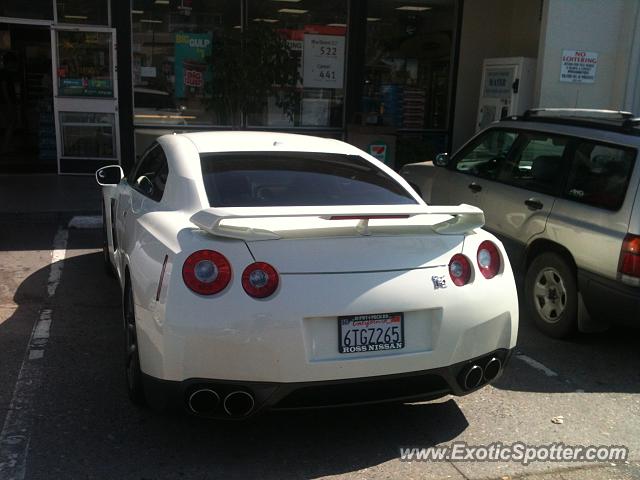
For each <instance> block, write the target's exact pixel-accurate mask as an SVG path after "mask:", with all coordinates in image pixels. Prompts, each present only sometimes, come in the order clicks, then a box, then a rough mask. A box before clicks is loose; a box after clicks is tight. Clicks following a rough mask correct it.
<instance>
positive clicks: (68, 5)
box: [56, 0, 109, 25]
mask: <svg viewBox="0 0 640 480" xmlns="http://www.w3.org/2000/svg"><path fill="white" fill-rule="evenodd" d="M108 2H109V0H93V1H91V2H87V1H86V0H57V1H56V10H57V14H58V23H80V24H84V25H109V4H108Z"/></svg>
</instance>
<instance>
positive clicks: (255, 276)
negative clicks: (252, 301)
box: [242, 262, 280, 298]
mask: <svg viewBox="0 0 640 480" xmlns="http://www.w3.org/2000/svg"><path fill="white" fill-rule="evenodd" d="M278 283H280V278H279V277H278V272H276V269H275V268H273V267H272V266H271V265H269V264H268V263H265V262H255V263H252V264H251V265H249V266H248V267H247V268H245V269H244V272H242V288H244V291H245V292H247V293H248V294H249V295H251V296H252V297H253V298H266V297H269V296H271V295H273V293H274V292H275V291H276V289H277V288H278Z"/></svg>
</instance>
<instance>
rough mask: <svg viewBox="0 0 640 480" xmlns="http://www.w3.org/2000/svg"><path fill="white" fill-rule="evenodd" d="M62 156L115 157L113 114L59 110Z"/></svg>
mask: <svg viewBox="0 0 640 480" xmlns="http://www.w3.org/2000/svg"><path fill="white" fill-rule="evenodd" d="M60 129H61V132H62V156H63V157H82V158H115V156H116V144H115V142H116V139H115V133H114V132H115V115H113V114H112V113H84V112H60Z"/></svg>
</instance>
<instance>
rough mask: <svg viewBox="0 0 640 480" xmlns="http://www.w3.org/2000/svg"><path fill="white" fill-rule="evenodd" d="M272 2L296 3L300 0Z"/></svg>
mask: <svg viewBox="0 0 640 480" xmlns="http://www.w3.org/2000/svg"><path fill="white" fill-rule="evenodd" d="M273 1H274V2H287V3H298V2H299V1H300V0H273Z"/></svg>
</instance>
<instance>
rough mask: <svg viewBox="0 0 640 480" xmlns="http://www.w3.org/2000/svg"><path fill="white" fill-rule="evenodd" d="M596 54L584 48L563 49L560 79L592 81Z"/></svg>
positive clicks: (575, 81)
mask: <svg viewBox="0 0 640 480" xmlns="http://www.w3.org/2000/svg"><path fill="white" fill-rule="evenodd" d="M597 66H598V54H597V53H596V52H585V51H584V50H563V51H562V64H561V67H560V81H561V82H571V83H594V82H595V81H596V68H597Z"/></svg>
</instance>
